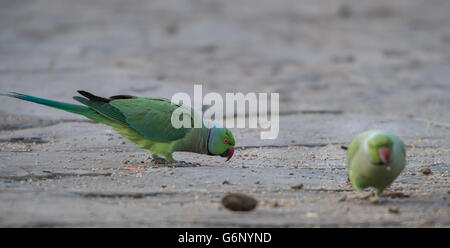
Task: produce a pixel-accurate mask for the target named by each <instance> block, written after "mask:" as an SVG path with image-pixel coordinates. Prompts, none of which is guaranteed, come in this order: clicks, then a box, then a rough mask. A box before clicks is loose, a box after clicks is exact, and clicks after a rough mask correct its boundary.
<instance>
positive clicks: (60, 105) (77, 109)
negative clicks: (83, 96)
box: [0, 92, 114, 125]
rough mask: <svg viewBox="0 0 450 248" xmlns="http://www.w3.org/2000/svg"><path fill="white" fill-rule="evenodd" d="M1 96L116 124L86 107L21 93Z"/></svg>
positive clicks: (1, 94)
mask: <svg viewBox="0 0 450 248" xmlns="http://www.w3.org/2000/svg"><path fill="white" fill-rule="evenodd" d="M0 96H9V97H13V98H17V99H21V100H24V101H29V102H34V103H38V104H42V105H45V106H49V107H52V108H56V109H60V110H64V111H67V112H71V113H75V114H79V115H84V116H86V117H87V118H89V119H92V120H95V121H98V122H102V123H104V124H108V125H114V123H111V121H110V120H108V119H106V118H105V117H103V116H102V115H100V114H99V113H97V112H96V111H95V110H92V109H91V108H89V107H86V106H82V105H77V104H71V103H65V102H58V101H54V100H49V99H44V98H39V97H35V96H30V95H24V94H20V93H16V92H9V93H6V94H4V93H0Z"/></svg>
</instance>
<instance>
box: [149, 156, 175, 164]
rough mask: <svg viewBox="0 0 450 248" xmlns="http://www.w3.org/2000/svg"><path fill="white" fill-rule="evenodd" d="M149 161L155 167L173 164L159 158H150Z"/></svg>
mask: <svg viewBox="0 0 450 248" xmlns="http://www.w3.org/2000/svg"><path fill="white" fill-rule="evenodd" d="M150 161H151V162H152V163H153V164H156V165H161V164H163V165H167V164H171V163H173V162H174V161H172V162H169V161H167V160H165V159H163V158H160V157H154V158H152V159H151V160H150Z"/></svg>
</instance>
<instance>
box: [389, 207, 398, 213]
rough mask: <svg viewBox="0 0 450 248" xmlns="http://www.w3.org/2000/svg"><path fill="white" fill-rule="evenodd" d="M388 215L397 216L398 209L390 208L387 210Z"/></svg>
mask: <svg viewBox="0 0 450 248" xmlns="http://www.w3.org/2000/svg"><path fill="white" fill-rule="evenodd" d="M388 211H389V213H391V214H398V213H400V211H399V210H398V207H390V208H388Z"/></svg>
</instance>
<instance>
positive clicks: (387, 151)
mask: <svg viewBox="0 0 450 248" xmlns="http://www.w3.org/2000/svg"><path fill="white" fill-rule="evenodd" d="M378 156H379V157H380V160H381V162H382V163H383V164H388V163H389V160H390V159H391V148H389V147H381V148H379V149H378Z"/></svg>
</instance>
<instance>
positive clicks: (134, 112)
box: [109, 97, 194, 142]
mask: <svg viewBox="0 0 450 248" xmlns="http://www.w3.org/2000/svg"><path fill="white" fill-rule="evenodd" d="M109 105H110V106H112V107H114V108H115V109H117V110H119V112H120V113H122V114H123V116H125V118H126V123H127V124H128V126H130V127H132V128H133V129H135V130H136V131H138V132H139V133H140V134H142V135H143V136H144V137H146V138H148V139H152V140H155V141H161V142H166V141H173V140H177V139H181V138H183V137H184V136H186V134H187V133H188V132H189V131H190V130H191V129H190V128H175V127H173V125H172V122H171V118H172V113H173V112H174V111H175V110H176V109H178V108H180V107H182V108H186V107H184V106H182V105H178V104H172V102H171V101H170V100H168V99H164V98H143V97H142V98H130V99H119V100H113V101H111V102H109ZM185 110H187V111H186V112H188V113H189V117H188V118H190V120H189V121H191V125H192V124H193V123H194V122H193V118H194V113H193V110H192V109H187V108H186V109H185ZM183 118H186V117H185V115H183Z"/></svg>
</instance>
